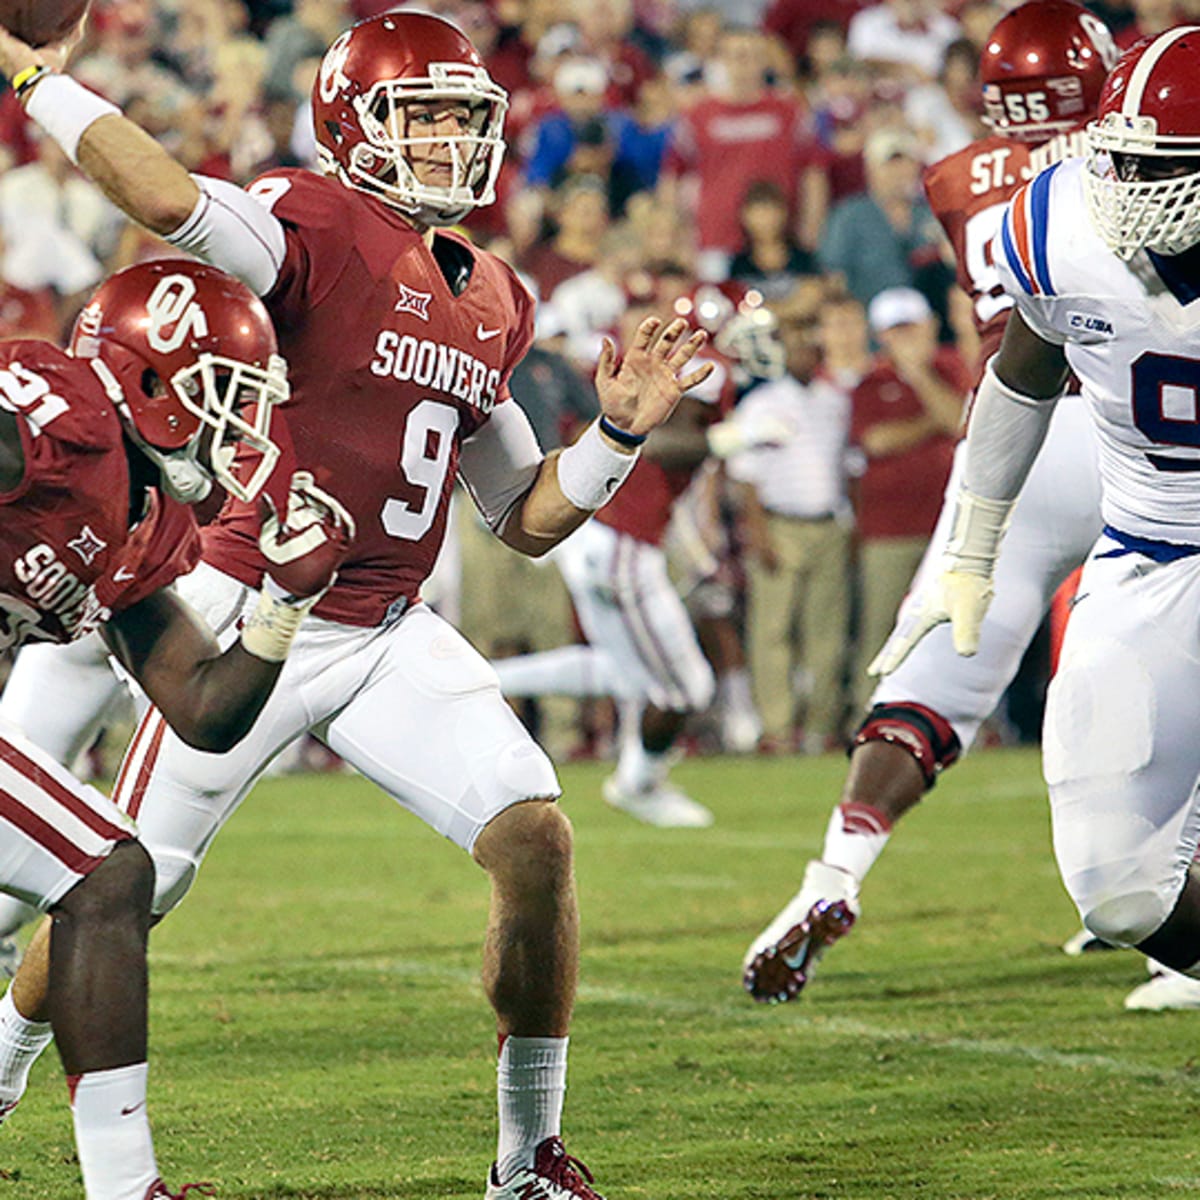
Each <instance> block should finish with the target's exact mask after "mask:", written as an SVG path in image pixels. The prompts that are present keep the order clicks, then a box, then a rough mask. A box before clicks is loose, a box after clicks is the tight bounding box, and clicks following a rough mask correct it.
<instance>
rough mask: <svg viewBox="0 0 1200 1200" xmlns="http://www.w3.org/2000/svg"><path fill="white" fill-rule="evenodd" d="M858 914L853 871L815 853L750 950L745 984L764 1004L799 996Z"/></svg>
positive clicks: (856, 889)
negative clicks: (793, 892)
mask: <svg viewBox="0 0 1200 1200" xmlns="http://www.w3.org/2000/svg"><path fill="white" fill-rule="evenodd" d="M858 914H859V904H858V885H857V883H856V882H855V880H854V877H853V876H852V875H851V874H850V872H849V871H843V870H842V869H841V868H840V867H831V866H830V865H829V864H828V863H823V862H820V861H818V860H816V859H814V860H813V861H812V862H810V863H809V864H808V866H807V867H806V868H805V871H804V882H803V884H801V887H800V890H799V891H798V892H797V893H796V895H795V896H793V897H792V899H791V900H790V901H789V902H788V903H787V904H786V905H785V906H784V907H783V909H782V911H781V912H780V913H779V914H778V916H776V917H775V919H774V920H773V921H772V922H771V923H770V924H769V925H768V926H767V927H766V929H764V930H763V931H762V933H760V934H759V935H758V937H756V938H755V939H754V941H753V942H752V943H751V944H750V948H749V949H748V950H747V951H746V955H745V958H744V959H743V960H742V986H743V987H744V988H745V989H746V991H748V992H749V993H750V995H751V996H753V997H754V999H755V1000H758V1001H760V1002H761V1003H764V1004H779V1003H782V1002H786V1001H788V1000H794V999H795V998H796V997H797V996H798V995H799V994H800V992H801V990H802V989H803V988H804V986H805V984H807V983H808V981H809V979H810V978H811V976H812V972H813V968H814V967H815V966H816V965H817V962H818V961H819V960H820V958H821V955H822V954H824V953H825V951H826V949H827V948H828V947H829V946H831V945H833V943H834V942H836V941H837V940H838V939H839V938H842V937H845V935H846V934H847V933H849V932H850V929H851V928H852V926H853V925H854V922H855V920H856V919H857V917H858Z"/></svg>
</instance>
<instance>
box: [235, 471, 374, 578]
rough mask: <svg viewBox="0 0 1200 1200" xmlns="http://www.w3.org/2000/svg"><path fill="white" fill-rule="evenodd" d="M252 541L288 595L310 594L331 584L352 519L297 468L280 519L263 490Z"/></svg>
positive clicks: (346, 545) (351, 537)
mask: <svg viewBox="0 0 1200 1200" xmlns="http://www.w3.org/2000/svg"><path fill="white" fill-rule="evenodd" d="M261 503H262V508H263V523H262V531H261V533H260V534H259V538H258V544H259V547H260V548H261V550H262V552H263V556H264V557H265V558H266V560H267V574H268V575H270V577H271V578H272V579H273V580H274V581H275V583H276V585H278V586H279V587H280V588H282V589H283V590H284V592H286V593H287V594H288V595H289V596H291V597H293V598H295V599H297V600H303V599H311V598H312V597H314V596H319V595H320V594H321V593H322V592H324V591H325V590H326V589H327V588H329V587H331V586H332V584H333V581H334V578H335V577H336V575H337V569H338V567H340V566H341V564H342V560H343V559H344V558H345V557H346V553H347V551H348V550H349V549H350V543H351V542H352V541H353V540H354V518H353V517H352V516H351V515H350V514H349V513H348V512H347V511H346V509H345V508H344V507H343V506H342V505H341V504H340V503H339V502H338V501H337V500H335V499H334V498H333V497H332V496H331V495H330V494H329V493H328V492H326V491H325V490H323V489H322V488H319V487H317V485H316V482H315V481H314V479H313V476H312V473H311V472H310V471H297V472H296V473H295V474H294V475H293V476H292V480H291V485H290V487H289V488H288V495H287V512H286V513H285V514H284V516H283V518H282V520H281V519H280V516H279V512H278V511H277V509H276V507H275V504H274V502H273V501H272V500H271V499H270V497H269V496H267V495H266V493H264V494H263V498H262V502H261Z"/></svg>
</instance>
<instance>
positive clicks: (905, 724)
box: [849, 702, 962, 791]
mask: <svg viewBox="0 0 1200 1200" xmlns="http://www.w3.org/2000/svg"><path fill="white" fill-rule="evenodd" d="M867 742H890V743H891V744H892V745H893V746H899V747H900V748H901V749H903V750H907V751H908V752H909V754H911V755H912V756H913V758H914V759H916V762H917V766H919V767H920V768H921V773H922V774H923V775H924V776H925V790H926V791H928V790H929V789H930V788H931V787H933V785H934V784H935V783H936V782H937V777H938V775H939V774H940V773H941V772H942V771H943V770H945V769H946V767H949V766H953V765H954V764H955V763H956V762H958V759H959V755H960V754H961V753H962V743H961V742H960V741H959V740H958V734H956V733H955V732H954V728H953V726H952V725H951V724H950V722H949V721H947V720H946V718H945V717H943V716H941V715H940V714H939V713H936V712H934V711H933V709H932V708H926V707H925V705H923V704H913V703H908V702H906V703H900V704H876V705H875V706H874V707H873V708H872V709H871V711H870V712H869V713H867V716H866V719H865V720H864V721H863V723H862V724H861V725H860V726H859V727H858V730H857V732H856V733H855V734H854V737H853V738H852V739H851V742H850V750H849V752H850V753H853V751H854V748H855V747H856V746H862V745H865V744H866V743H867Z"/></svg>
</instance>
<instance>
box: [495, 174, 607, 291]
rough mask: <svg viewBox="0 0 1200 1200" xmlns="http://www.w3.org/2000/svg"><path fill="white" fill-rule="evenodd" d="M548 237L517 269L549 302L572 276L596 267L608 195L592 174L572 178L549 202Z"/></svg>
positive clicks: (522, 259) (605, 220)
mask: <svg viewBox="0 0 1200 1200" xmlns="http://www.w3.org/2000/svg"><path fill="white" fill-rule="evenodd" d="M549 215H550V219H551V221H552V222H553V224H554V226H555V230H554V234H553V236H552V237H550V238H548V239H545V240H543V241H538V242H535V243H534V244H533V245H532V246H531V247H530V248H529V249H528V250H527V251H526V252H525V253H524V254H523V255H522V256H521V258H520V260H519V261H518V264H517V265H518V266H519V267H520V269H521V270H522V271H523V272H524V273H525V274H526V275H528V276H529V278H530V279H532V280H533V282H534V283H535V284H536V285H537V287H536V290H537V295H538V296H539V297H541V298H542V299H543V300H545V299H549V297H550V296H552V295H553V294H554V291H555V289H556V288H557V287H558V286H559V285H560V284H562V283H565V282H566V281H567V280H568V279H570V278H571V277H572V276H573V275H578V274H580V273H581V272H583V271H586V270H588V269H589V268H591V267H594V266H595V265H596V260H597V258H598V257H599V254H600V245H601V242H602V241H603V238H604V234H605V231H606V230H607V229H608V193H607V190H606V189H605V186H604V181H603V180H602V179H600V178H598V177H597V176H595V175H574V176H572V177H570V178H569V179H567V180H566V181H565V182H564V183H563V184H562V185H561V186H560V187H559V188H558V189H557V190H556V191H555V192H554V194H553V196H552V197H551V200H550V212H549Z"/></svg>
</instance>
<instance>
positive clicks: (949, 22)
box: [846, 0, 959, 83]
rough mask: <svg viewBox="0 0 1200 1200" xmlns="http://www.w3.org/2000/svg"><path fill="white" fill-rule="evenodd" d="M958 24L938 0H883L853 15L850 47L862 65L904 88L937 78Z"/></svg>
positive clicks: (955, 35) (851, 52)
mask: <svg viewBox="0 0 1200 1200" xmlns="http://www.w3.org/2000/svg"><path fill="white" fill-rule="evenodd" d="M958 35H959V27H958V22H957V21H955V19H954V18H953V17H952V16H950V15H949V14H948V13H947V12H945V11H944V10H943V8H942V6H941V5H939V4H936V3H935V2H934V0H882V3H879V4H873V5H871V6H870V7H869V8H863V9H861V10H860V11H859V12H857V13H855V14H854V16H853V17H852V18H851V20H850V27H849V30H848V31H847V35H846V48H847V49H848V50H849V52H850V54H851V55H853V56H854V57H855V58H857V59H858V60H859V61H860V62H863V63H866V64H867V65H868V66H869V67H871V68H872V69H873V70H875V71H880V72H884V73H886V74H888V75H890V76H893V77H895V78H896V79H897V80H899V81H900V82H902V83H921V82H927V81H929V80H932V79H936V78H937V74H938V71H939V70H940V69H941V65H942V58H943V56H944V55H945V52H946V47H947V46H948V45H949V44H950V43H951V42H952V41H953V40H954V39H955V38H956V37H958Z"/></svg>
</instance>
